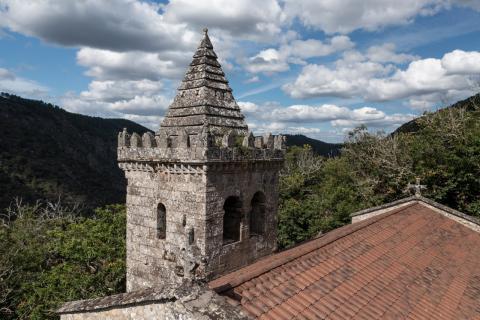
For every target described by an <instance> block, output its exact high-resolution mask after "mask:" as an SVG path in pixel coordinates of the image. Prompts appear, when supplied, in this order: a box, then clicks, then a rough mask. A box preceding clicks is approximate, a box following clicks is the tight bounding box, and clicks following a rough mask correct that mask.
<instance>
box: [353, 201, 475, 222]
mask: <svg viewBox="0 0 480 320" xmlns="http://www.w3.org/2000/svg"><path fill="white" fill-rule="evenodd" d="M412 201H418V202H423V203H424V204H427V205H430V206H432V207H434V208H436V209H439V210H442V211H444V212H446V213H448V214H451V215H453V216H455V217H457V218H459V219H462V220H465V222H466V223H472V224H475V225H477V226H480V219H478V218H475V217H472V216H469V215H467V214H465V213H463V212H460V211H458V210H455V209H452V208H450V207H447V206H445V205H443V204H441V203H438V202H436V201H433V200H431V199H429V198H425V197H423V196H411V197H406V198H403V199H399V200H396V201H392V202H389V203H385V204H382V205H379V206H376V207H371V208H367V209H364V210H360V211H357V212H354V213H352V214H350V217H352V218H355V217H356V218H360V217H361V216H364V215H367V214H371V213H373V212H378V211H380V210H384V209H392V208H393V207H400V206H401V205H405V204H407V203H409V202H412ZM378 214H381V213H378ZM459 222H460V221H459Z"/></svg>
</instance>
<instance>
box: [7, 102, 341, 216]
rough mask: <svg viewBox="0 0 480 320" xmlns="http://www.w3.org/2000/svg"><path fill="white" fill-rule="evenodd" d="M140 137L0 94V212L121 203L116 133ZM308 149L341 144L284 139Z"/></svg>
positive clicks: (324, 151) (107, 122)
mask: <svg viewBox="0 0 480 320" xmlns="http://www.w3.org/2000/svg"><path fill="white" fill-rule="evenodd" d="M123 128H127V130H128V131H129V132H133V131H135V132H137V133H140V134H142V133H144V132H146V131H149V130H148V129H147V128H145V127H143V126H141V125H139V124H137V123H135V122H133V121H129V120H124V119H103V118H99V117H90V116H85V115H80V114H75V113H71V112H68V111H65V110H64V109H62V108H60V107H58V106H54V105H52V104H49V103H44V102H42V101H37V100H29V99H24V98H21V97H18V96H15V95H10V94H6V93H2V94H1V95H0V136H1V137H2V139H1V141H2V146H1V148H0V210H1V209H3V208H6V207H8V205H9V204H10V203H11V202H12V201H13V200H14V199H15V198H16V197H20V198H22V199H23V200H24V201H26V202H30V203H32V202H35V201H37V200H39V199H40V200H56V199H58V197H61V198H62V200H63V201H64V202H67V203H74V202H80V203H84V204H86V206H87V208H95V207H98V206H102V205H105V204H110V203H123V202H125V190H126V181H125V178H124V176H123V172H122V171H121V170H120V169H119V168H118V165H117V160H116V159H117V153H116V147H117V134H118V132H120V131H121V130H122V129H123ZM305 144H309V145H310V146H311V147H312V149H313V150H314V152H316V153H318V154H320V155H324V156H335V155H338V153H339V150H340V148H341V144H334V143H326V142H323V141H319V140H315V139H312V138H308V137H306V136H304V135H287V145H288V146H294V145H296V146H303V145H305Z"/></svg>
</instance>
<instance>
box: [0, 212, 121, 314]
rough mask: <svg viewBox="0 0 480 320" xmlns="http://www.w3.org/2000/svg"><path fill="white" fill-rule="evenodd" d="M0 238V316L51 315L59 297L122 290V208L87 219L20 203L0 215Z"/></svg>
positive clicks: (90, 296)
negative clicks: (0, 217) (1, 218)
mask: <svg viewBox="0 0 480 320" xmlns="http://www.w3.org/2000/svg"><path fill="white" fill-rule="evenodd" d="M0 242H1V243H5V244H8V245H5V246H2V247H1V248H0V277H1V281H0V283H1V285H0V310H1V313H0V318H2V319H53V318H56V315H55V314H54V311H55V309H56V308H58V307H59V306H60V305H61V304H62V303H63V302H65V301H69V300H77V299H85V298H93V297H99V296H104V295H110V294H114V293H119V292H122V291H124V287H125V207H124V206H121V205H111V206H107V207H104V208H101V209H97V210H95V214H94V216H93V217H89V218H82V217H74V215H73V214H69V213H68V212H62V213H56V214H52V213H51V212H50V211H49V209H48V208H45V207H41V206H33V207H32V206H27V207H25V206H20V207H18V208H17V209H16V210H15V212H14V215H10V216H9V217H6V218H4V219H3V224H2V226H1V227H0Z"/></svg>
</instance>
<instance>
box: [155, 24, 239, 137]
mask: <svg viewBox="0 0 480 320" xmlns="http://www.w3.org/2000/svg"><path fill="white" fill-rule="evenodd" d="M203 32H204V34H203V38H202V40H201V41H200V45H199V46H198V48H197V51H196V52H195V54H194V56H193V60H192V62H191V63H190V66H189V68H188V70H187V72H186V74H185V77H184V79H183V81H182V83H181V84H180V87H179V88H178V92H177V96H176V97H175V99H174V101H173V103H172V104H171V105H170V107H169V109H168V111H167V113H166V115H165V118H164V120H163V122H162V125H161V128H160V130H165V131H167V132H173V133H174V132H179V131H183V130H185V131H187V133H188V134H196V133H199V132H201V130H202V129H203V128H204V127H207V128H208V130H209V131H211V132H213V133H215V132H218V133H219V134H225V132H226V131H234V132H235V133H238V134H244V133H246V132H247V130H248V127H247V124H246V123H245V120H244V116H243V114H242V113H241V111H240V108H239V106H238V104H237V102H236V101H235V98H234V97H233V95H232V89H231V88H230V87H229V85H228V81H227V79H226V78H225V73H224V72H223V71H222V67H221V65H220V63H218V61H217V55H216V54H215V51H214V50H213V45H212V42H211V41H210V38H209V36H208V29H207V28H205V29H203Z"/></svg>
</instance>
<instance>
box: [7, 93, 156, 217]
mask: <svg viewBox="0 0 480 320" xmlns="http://www.w3.org/2000/svg"><path fill="white" fill-rule="evenodd" d="M124 127H125V128H127V129H128V130H129V131H136V132H140V133H142V132H145V131H146V130H147V129H146V128H145V127H142V126H141V125H138V124H136V123H134V122H132V121H128V120H123V119H102V118H97V117H89V116H84V115H79V114H74V113H70V112H67V111H65V110H63V109H61V108H59V107H57V106H53V105H51V104H46V103H43V102H41V101H35V100H28V99H23V98H20V97H17V96H13V95H8V94H1V95H0V137H1V141H2V146H1V148H0V208H2V209H3V208H5V207H7V206H8V205H9V204H10V203H11V202H12V201H13V200H14V198H16V197H19V198H22V199H23V201H24V202H28V203H34V202H35V201H37V200H39V199H49V200H56V199H57V198H58V197H61V198H62V200H63V202H66V203H81V204H82V205H84V206H86V207H87V208H95V207H97V206H102V205H106V204H110V203H122V202H124V199H125V188H126V181H125V178H124V176H123V172H122V171H121V170H120V169H119V168H118V166H117V162H116V144H117V140H116V139H117V133H118V132H119V131H121V130H122V129H123V128H124Z"/></svg>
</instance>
